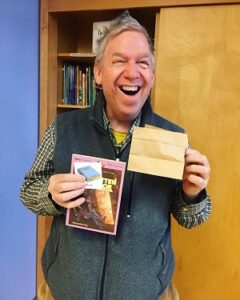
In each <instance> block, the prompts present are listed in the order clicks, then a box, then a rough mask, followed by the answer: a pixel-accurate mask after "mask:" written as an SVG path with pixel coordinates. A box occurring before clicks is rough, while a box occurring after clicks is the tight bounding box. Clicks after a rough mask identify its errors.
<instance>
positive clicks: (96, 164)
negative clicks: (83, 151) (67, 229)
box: [66, 154, 126, 235]
mask: <svg viewBox="0 0 240 300" xmlns="http://www.w3.org/2000/svg"><path fill="white" fill-rule="evenodd" d="M99 168H100V169H99ZM125 169H126V163H125V162H120V161H115V160H109V159H104V158H99V157H92V156H86V155H80V154H73V155H72V163H71V172H72V173H77V172H79V173H80V174H82V175H83V176H85V177H86V181H87V186H86V189H85V191H84V195H83V197H84V198H85V202H84V203H83V204H82V205H80V206H78V207H75V208H71V209H67V214H66V225H67V226H71V227H75V228H79V229H84V230H89V231H95V232H100V233H105V234H110V235H116V232H117V225H118V218H119V209H120V203H121V196H122V188H123V180H124V174H125Z"/></svg>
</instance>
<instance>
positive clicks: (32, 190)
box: [20, 111, 211, 228]
mask: <svg viewBox="0 0 240 300" xmlns="http://www.w3.org/2000/svg"><path fill="white" fill-rule="evenodd" d="M140 119H141V115H139V116H138V117H137V118H136V119H135V121H134V122H133V124H132V126H131V128H130V129H129V131H128V133H127V136H126V138H125V140H124V141H123V142H122V143H120V144H116V141H115V138H114V135H113V132H112V128H111V125H110V122H109V120H108V118H107V115H106V113H105V111H104V112H103V124H104V128H105V130H106V131H107V132H108V134H109V135H110V138H111V141H112V144H113V146H114V149H115V151H116V154H117V156H118V155H119V154H120V152H121V151H123V149H124V148H125V147H126V145H127V144H128V143H129V142H130V141H131V137H132V132H133V129H134V127H135V126H139V124H140ZM54 147H55V122H53V123H52V124H51V125H50V126H49V127H48V129H47V130H46V133H45V135H44V137H43V140H42V142H41V144H40V147H39V149H38V152H37V156H36V159H35V161H34V163H33V166H32V168H31V169H30V171H29V172H28V174H27V175H26V176H25V180H24V183H23V185H22V188H21V192H20V197H21V200H22V202H23V203H24V205H25V206H27V207H28V208H29V209H30V210H31V211H33V212H34V213H36V214H39V215H60V214H62V212H60V211H59V210H58V209H57V207H56V206H55V205H54V202H53V201H52V200H51V199H50V198H49V193H48V184H49V178H50V176H52V175H53V174H54V168H53V153H54ZM173 197H174V198H173V201H172V203H173V204H172V214H173V216H174V218H175V219H176V220H177V221H178V223H179V224H181V225H182V226H184V227H186V228H192V227H194V226H196V225H199V224H201V223H203V222H204V221H206V220H207V219H208V217H209V214H210V211H211V200H210V198H209V196H208V195H207V194H206V193H201V198H198V199H197V201H195V202H193V203H189V202H188V201H187V200H184V199H183V197H182V192H181V182H179V185H178V189H177V190H176V193H175V194H174V196H173Z"/></svg>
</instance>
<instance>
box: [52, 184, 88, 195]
mask: <svg viewBox="0 0 240 300" xmlns="http://www.w3.org/2000/svg"><path fill="white" fill-rule="evenodd" d="M85 187H86V182H85V181H84V182H82V181H75V182H72V181H71V182H62V183H57V184H55V185H52V186H51V185H50V187H49V190H51V189H52V190H54V191H55V192H56V193H63V192H68V191H74V190H79V189H85Z"/></svg>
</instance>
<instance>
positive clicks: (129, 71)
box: [124, 62, 140, 79]
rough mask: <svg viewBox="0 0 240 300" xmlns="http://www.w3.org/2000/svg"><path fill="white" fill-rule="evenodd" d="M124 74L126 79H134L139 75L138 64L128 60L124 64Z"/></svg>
mask: <svg viewBox="0 0 240 300" xmlns="http://www.w3.org/2000/svg"><path fill="white" fill-rule="evenodd" d="M124 75H125V77H126V78H128V79H136V78H138V77H139V76H140V73H139V68H138V65H137V64H136V63H134V62H128V63H127V64H126V66H125V71H124Z"/></svg>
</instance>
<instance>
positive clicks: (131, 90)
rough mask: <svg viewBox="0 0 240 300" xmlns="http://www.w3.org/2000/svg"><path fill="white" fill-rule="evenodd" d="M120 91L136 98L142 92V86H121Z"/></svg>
mask: <svg viewBox="0 0 240 300" xmlns="http://www.w3.org/2000/svg"><path fill="white" fill-rule="evenodd" d="M120 90H121V91H122V92H123V93H124V94H125V95H128V96H134V95H136V94H137V93H138V92H139V91H140V86H127V85H123V86H120Z"/></svg>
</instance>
